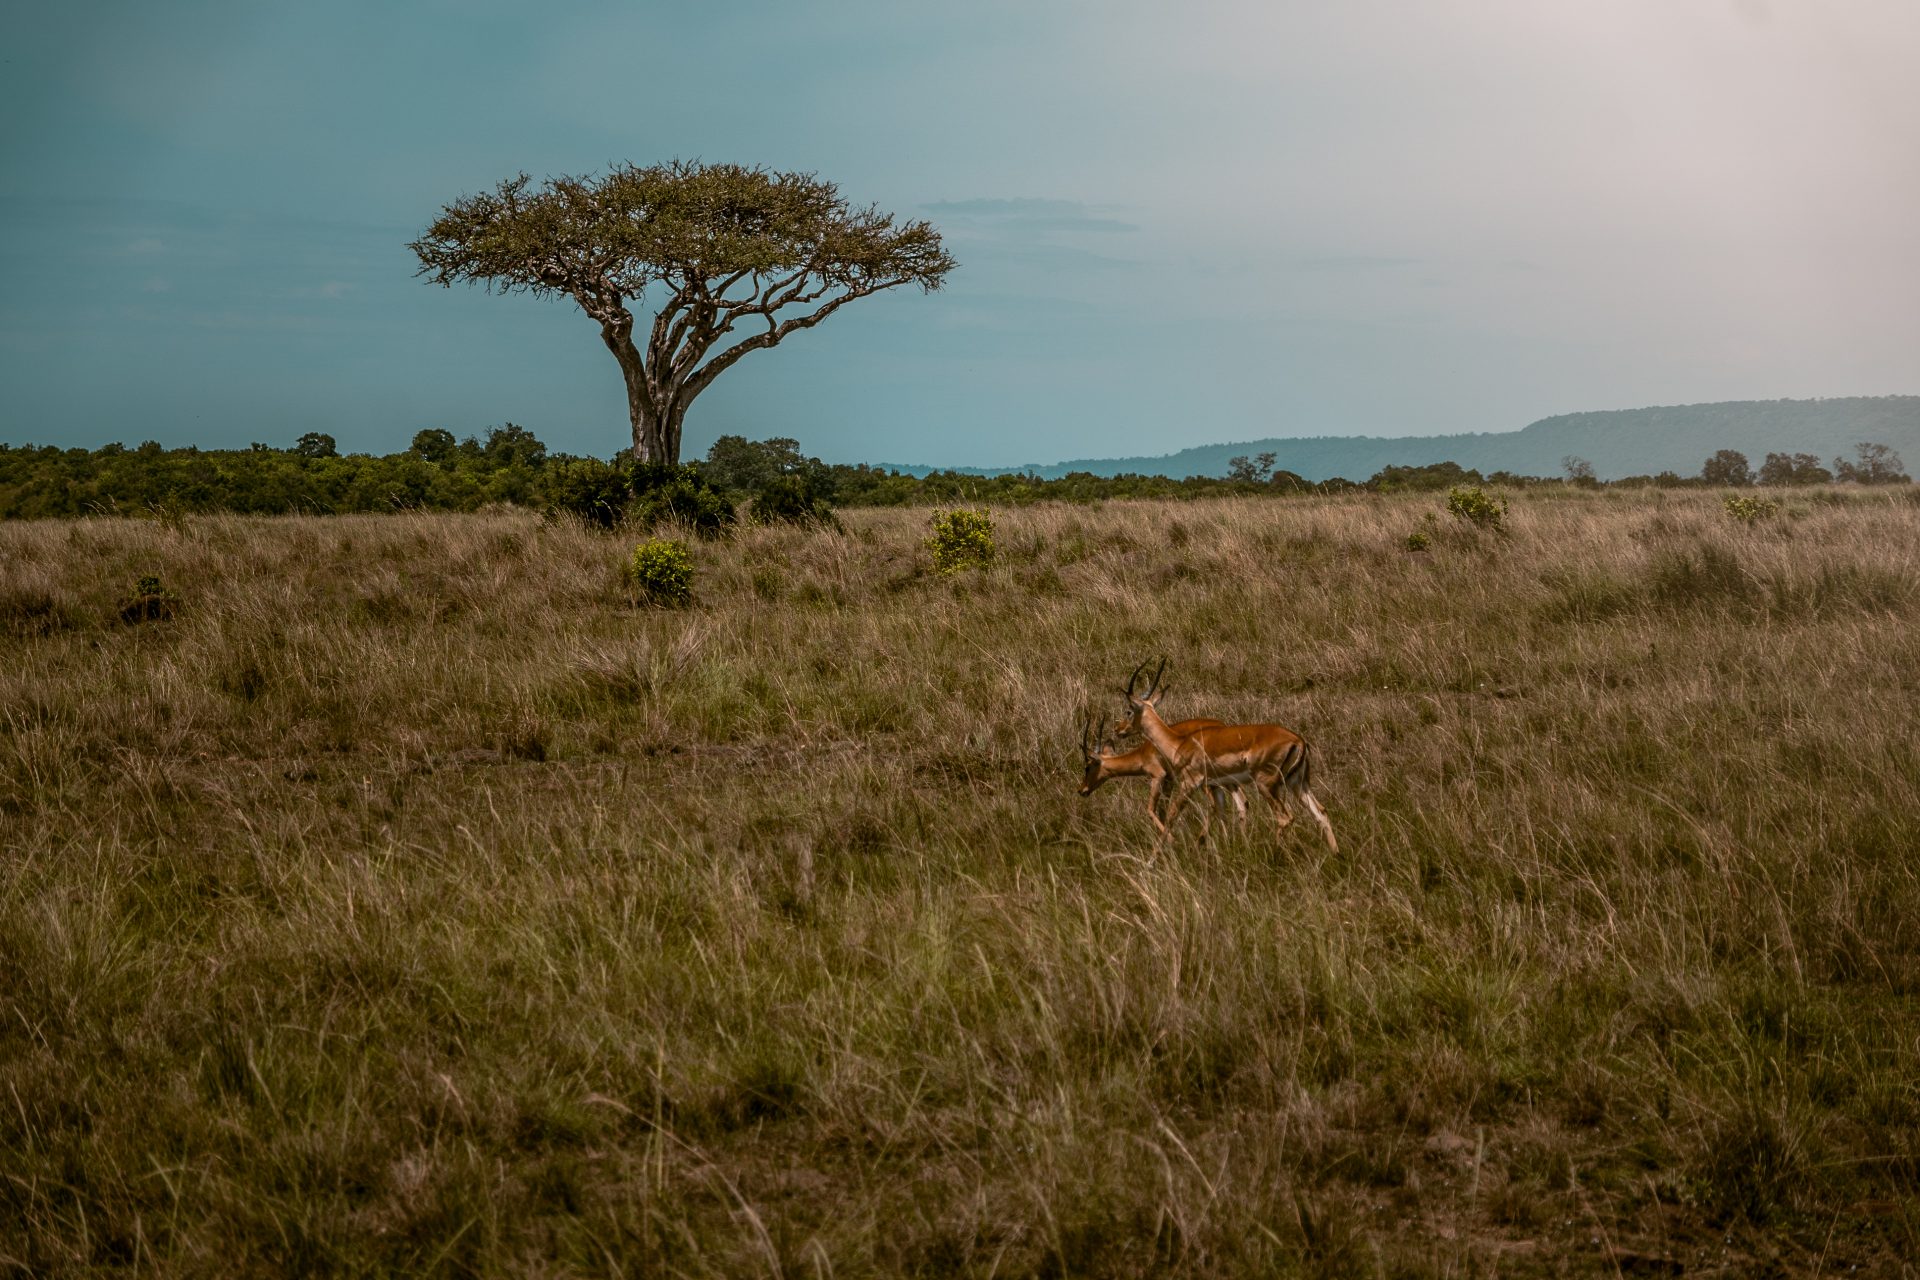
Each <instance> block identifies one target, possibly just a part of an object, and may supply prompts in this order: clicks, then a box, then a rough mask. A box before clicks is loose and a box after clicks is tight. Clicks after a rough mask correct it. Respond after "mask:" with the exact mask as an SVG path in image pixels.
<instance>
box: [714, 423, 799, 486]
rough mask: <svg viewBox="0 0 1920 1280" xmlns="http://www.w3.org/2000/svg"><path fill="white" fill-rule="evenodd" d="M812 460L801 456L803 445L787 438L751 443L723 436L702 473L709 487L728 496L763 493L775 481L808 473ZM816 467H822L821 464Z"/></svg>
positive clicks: (744, 438)
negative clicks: (722, 491) (731, 494)
mask: <svg viewBox="0 0 1920 1280" xmlns="http://www.w3.org/2000/svg"><path fill="white" fill-rule="evenodd" d="M810 462H812V459H810V458H807V457H806V456H805V455H803V454H802V453H801V452H800V442H799V441H798V440H792V439H789V438H787V437H786V436H774V437H772V438H770V439H767V440H749V439H747V438H746V437H745V436H731V435H729V436H721V437H720V438H719V439H718V440H715V441H714V442H713V447H712V448H710V449H708V450H707V461H706V465H705V466H704V467H703V468H702V473H703V474H704V475H705V476H706V479H707V483H708V484H710V485H712V486H713V487H714V488H716V489H721V490H724V491H726V492H728V493H741V494H752V493H759V492H760V491H761V490H763V489H765V488H766V487H767V486H768V485H769V484H771V483H772V482H773V481H774V480H775V479H777V478H778V477H780V476H784V475H793V474H795V473H798V472H801V471H805V470H807V469H808V464H809V463H810ZM814 465H818V464H817V463H816V464H814Z"/></svg>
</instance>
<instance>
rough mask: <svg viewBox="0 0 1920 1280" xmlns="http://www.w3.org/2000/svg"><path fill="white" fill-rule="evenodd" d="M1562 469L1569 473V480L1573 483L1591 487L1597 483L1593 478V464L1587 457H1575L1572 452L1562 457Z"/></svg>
mask: <svg viewBox="0 0 1920 1280" xmlns="http://www.w3.org/2000/svg"><path fill="white" fill-rule="evenodd" d="M1560 469H1561V470H1562V471H1564V472H1566V473H1567V480H1568V481H1569V482H1571V483H1573V484H1577V485H1581V486H1583V487H1591V486H1592V485H1593V484H1595V483H1596V481H1595V480H1594V478H1593V464H1592V463H1591V462H1588V461H1587V460H1586V459H1585V458H1580V457H1575V456H1574V455H1573V454H1571V453H1570V454H1568V455H1567V456H1566V457H1564V458H1562V459H1560Z"/></svg>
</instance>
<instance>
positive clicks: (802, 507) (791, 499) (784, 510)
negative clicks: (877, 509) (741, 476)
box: [747, 475, 840, 528]
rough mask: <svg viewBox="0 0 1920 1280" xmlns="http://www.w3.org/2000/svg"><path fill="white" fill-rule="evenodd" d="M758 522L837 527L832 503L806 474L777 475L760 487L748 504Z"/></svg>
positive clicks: (748, 515) (837, 523)
mask: <svg viewBox="0 0 1920 1280" xmlns="http://www.w3.org/2000/svg"><path fill="white" fill-rule="evenodd" d="M747 518H748V519H749V520H751V521H753V522H754V523H755V524H774V523H785V524H821V525H828V526H830V527H833V528H838V527H839V524H840V521H839V520H838V519H837V518H836V517H835V516H834V514H833V504H832V503H830V502H828V501H827V500H826V497H825V495H823V494H821V493H820V492H819V490H818V488H817V486H816V485H815V484H814V483H813V481H812V479H811V478H810V477H808V476H805V475H789V476H775V477H773V478H772V479H771V480H768V481H767V482H766V483H765V484H764V485H762V486H761V487H760V492H759V493H757V494H755V495H754V498H753V502H752V503H751V504H749V506H748V507H747Z"/></svg>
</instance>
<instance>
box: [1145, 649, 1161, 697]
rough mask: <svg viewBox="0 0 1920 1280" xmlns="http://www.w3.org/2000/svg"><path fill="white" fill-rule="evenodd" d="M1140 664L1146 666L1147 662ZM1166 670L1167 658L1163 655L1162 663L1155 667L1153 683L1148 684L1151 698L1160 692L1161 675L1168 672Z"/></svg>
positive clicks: (1148, 693) (1148, 694)
mask: <svg viewBox="0 0 1920 1280" xmlns="http://www.w3.org/2000/svg"><path fill="white" fill-rule="evenodd" d="M1140 665H1141V666H1143V667H1144V666H1146V665H1147V664H1146V663H1144V662H1143V663H1141V664H1140ZM1166 670H1167V660H1166V659H1165V658H1164V657H1163V658H1161V659H1160V665H1159V666H1158V667H1156V668H1155V669H1154V672H1153V683H1152V684H1150V685H1148V686H1147V696H1148V697H1149V698H1151V697H1152V696H1153V695H1154V694H1156V693H1158V692H1160V677H1161V676H1163V675H1165V674H1166Z"/></svg>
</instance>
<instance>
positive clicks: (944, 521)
mask: <svg viewBox="0 0 1920 1280" xmlns="http://www.w3.org/2000/svg"><path fill="white" fill-rule="evenodd" d="M931 528H932V530H933V532H932V533H931V534H930V535H929V536H928V537H927V550H929V551H931V552H932V553H933V567H934V568H935V569H936V570H938V571H939V572H941V573H959V572H961V571H962V570H965V569H985V568H987V567H988V566H990V565H992V564H993V549H994V548H993V517H992V516H990V515H988V514H987V513H986V512H985V511H974V510H971V509H969V508H966V507H960V508H957V509H955V510H953V511H938V512H935V513H934V516H933V520H932V522H931Z"/></svg>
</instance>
